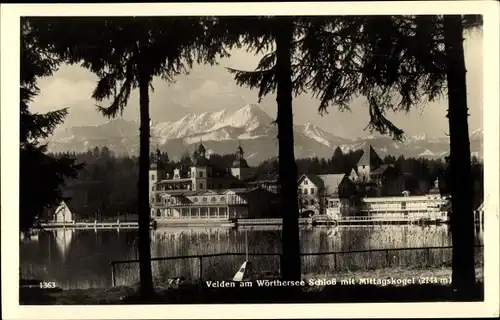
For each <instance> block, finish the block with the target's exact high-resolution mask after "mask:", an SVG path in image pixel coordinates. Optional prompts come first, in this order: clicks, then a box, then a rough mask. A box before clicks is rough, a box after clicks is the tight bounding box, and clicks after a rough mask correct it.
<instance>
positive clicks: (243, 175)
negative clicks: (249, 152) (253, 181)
mask: <svg viewBox="0 0 500 320" xmlns="http://www.w3.org/2000/svg"><path fill="white" fill-rule="evenodd" d="M235 155H236V159H234V161H233V166H232V168H231V174H232V175H233V176H234V177H236V178H238V179H240V180H245V179H247V178H249V176H250V168H249V167H248V163H247V161H246V160H245V157H244V155H245V153H244V152H243V148H242V147H241V144H240V145H238V148H237V149H236V153H235Z"/></svg>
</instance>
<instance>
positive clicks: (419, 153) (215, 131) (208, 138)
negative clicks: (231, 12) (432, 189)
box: [49, 105, 482, 164]
mask: <svg viewBox="0 0 500 320" xmlns="http://www.w3.org/2000/svg"><path fill="white" fill-rule="evenodd" d="M138 135H139V125H138V123H137V122H135V121H127V120H123V119H116V120H111V121H109V122H107V123H105V124H103V125H99V126H85V127H72V128H69V129H65V130H62V131H59V132H56V133H55V134H54V135H53V136H52V137H51V139H50V141H49V149H50V150H51V151H53V152H62V151H76V152H84V151H86V150H87V149H88V148H92V147H94V146H104V145H106V146H108V147H109V148H110V149H112V150H113V151H115V152H116V153H118V154H137V153H138ZM276 135H277V128H276V126H275V125H274V124H273V118H272V117H271V116H269V115H268V114H267V113H266V112H264V111H263V110H262V109H261V108H260V107H259V106H257V105H246V106H244V107H242V108H241V109H238V110H237V111H235V112H231V111H228V110H225V109H223V110H220V111H217V112H205V113H202V114H199V115H196V114H190V115H186V116H184V117H182V118H181V119H179V120H177V121H171V122H158V123H156V122H154V121H151V147H152V148H156V147H157V146H158V147H159V148H160V149H161V150H164V151H167V152H168V153H169V155H170V157H171V158H179V157H180V156H182V154H184V153H185V152H186V151H188V152H192V151H193V150H194V149H195V148H196V145H197V144H199V143H200V142H201V141H203V144H204V145H205V146H206V147H207V149H208V150H210V152H211V153H219V154H226V153H233V152H234V151H235V150H236V147H237V146H238V143H241V145H242V146H243V149H244V151H245V155H246V157H247V159H248V161H249V162H250V163H253V164H255V163H258V162H261V161H263V160H265V159H268V158H271V157H275V156H276V155H277V147H278V141H277V138H276ZM294 143H295V155H296V157H297V158H304V157H311V156H317V157H320V158H321V157H325V158H329V157H331V156H332V153H333V150H334V149H335V148H336V147H337V146H338V147H340V148H341V150H342V151H344V152H347V151H350V150H357V149H362V148H363V147H364V146H365V145H366V144H370V145H372V146H373V147H374V149H375V150H376V151H377V152H378V153H379V154H380V156H382V157H383V156H385V155H388V154H390V155H394V156H396V157H397V156H399V155H404V156H406V157H442V156H443V155H445V154H447V152H448V150H449V142H448V139H447V138H429V137H427V136H425V135H416V136H412V137H407V138H406V139H405V140H404V142H395V141H393V140H391V139H390V138H388V137H384V136H373V135H371V136H368V137H364V138H357V139H354V140H350V139H346V138H341V137H338V136H335V135H334V134H332V133H330V132H328V131H326V130H324V129H322V128H320V127H319V126H317V125H314V124H311V123H307V124H297V125H295V126H294ZM471 151H472V152H476V153H477V154H479V155H482V130H481V129H478V130H474V131H472V132H471Z"/></svg>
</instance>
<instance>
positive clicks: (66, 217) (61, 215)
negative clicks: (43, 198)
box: [52, 201, 75, 223]
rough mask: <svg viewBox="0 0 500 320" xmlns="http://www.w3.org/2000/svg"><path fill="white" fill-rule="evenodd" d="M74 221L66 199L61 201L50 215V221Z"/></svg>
mask: <svg viewBox="0 0 500 320" xmlns="http://www.w3.org/2000/svg"><path fill="white" fill-rule="evenodd" d="M74 221H75V220H74V217H73V212H71V210H70V208H69V207H68V204H67V203H66V201H62V202H61V204H60V205H59V206H58V207H57V208H56V209H55V211H54V213H53V215H52V222H56V223H73V222H74Z"/></svg>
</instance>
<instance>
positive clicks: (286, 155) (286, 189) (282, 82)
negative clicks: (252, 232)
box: [276, 18, 301, 280]
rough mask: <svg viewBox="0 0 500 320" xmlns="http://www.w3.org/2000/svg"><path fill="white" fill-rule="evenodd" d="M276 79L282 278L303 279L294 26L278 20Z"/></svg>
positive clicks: (280, 19) (285, 19)
mask: <svg viewBox="0 0 500 320" xmlns="http://www.w3.org/2000/svg"><path fill="white" fill-rule="evenodd" d="M277 19H279V20H277V21H276V22H277V29H276V77H277V98H276V102H277V105H278V116H277V119H276V123H277V124H278V149H279V151H278V157H279V177H278V185H279V195H280V202H281V214H282V216H283V233H282V234H283V236H282V246H283V260H282V263H281V276H282V278H283V279H285V280H300V277H301V267H300V242H299V208H298V195H297V164H296V163H295V155H294V148H293V112H292V65H291V50H292V41H293V23H292V21H291V19H288V18H277Z"/></svg>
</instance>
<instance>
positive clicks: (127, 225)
mask: <svg viewBox="0 0 500 320" xmlns="http://www.w3.org/2000/svg"><path fill="white" fill-rule="evenodd" d="M40 225H41V226H42V227H43V228H48V229H59V228H67V229H137V228H139V223H138V222H137V221H123V222H122V221H114V222H45V223H41V224H40ZM150 226H151V227H154V223H151V225H150Z"/></svg>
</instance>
